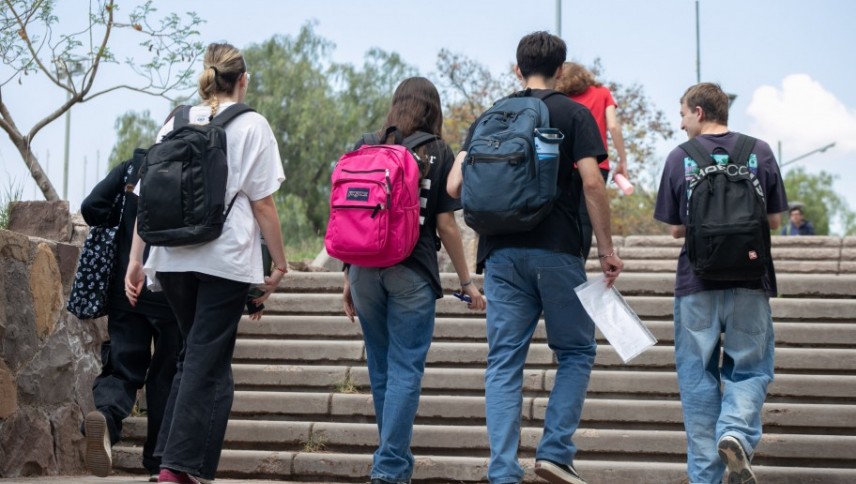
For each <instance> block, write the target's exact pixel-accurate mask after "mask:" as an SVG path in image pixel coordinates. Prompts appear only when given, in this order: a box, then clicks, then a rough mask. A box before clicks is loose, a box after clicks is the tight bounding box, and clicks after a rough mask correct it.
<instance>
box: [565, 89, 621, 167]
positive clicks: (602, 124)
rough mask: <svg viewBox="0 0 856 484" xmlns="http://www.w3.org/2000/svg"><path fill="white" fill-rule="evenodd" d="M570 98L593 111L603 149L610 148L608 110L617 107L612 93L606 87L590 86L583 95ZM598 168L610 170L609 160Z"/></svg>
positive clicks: (602, 162)
mask: <svg viewBox="0 0 856 484" xmlns="http://www.w3.org/2000/svg"><path fill="white" fill-rule="evenodd" d="M569 97H570V98H571V99H573V100H574V101H576V102H578V103H580V104H582V105H583V106H585V107H587V108H588V109H589V111H591V114H592V116H594V120H595V122H597V127H598V129H599V130H600V136H601V138H603V147H604V148H606V147H607V146H608V145H607V144H606V108H607V107H609V106H616V104H615V99H613V98H612V93H611V92H609V89H607V88H606V87H605V86H600V87H594V86H590V87H589V88H588V89H586V90H585V92H583V93H582V94H579V95H577V96H569ZM598 166H599V167H600V168H601V169H603V170H608V169H609V159H605V160H603V161H601V162H600V163H599V164H598Z"/></svg>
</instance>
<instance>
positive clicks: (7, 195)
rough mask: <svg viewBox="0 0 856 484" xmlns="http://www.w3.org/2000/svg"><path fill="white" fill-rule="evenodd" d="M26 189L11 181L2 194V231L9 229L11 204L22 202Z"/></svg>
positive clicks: (0, 217)
mask: <svg viewBox="0 0 856 484" xmlns="http://www.w3.org/2000/svg"><path fill="white" fill-rule="evenodd" d="M23 193H24V187H23V186H22V185H21V184H20V183H16V182H15V180H9V181H8V182H7V184H6V187H5V188H4V189H3V192H2V193H0V229H3V230H6V229H7V228H9V204H10V203H12V202H18V201H20V200H21V195H22V194H23Z"/></svg>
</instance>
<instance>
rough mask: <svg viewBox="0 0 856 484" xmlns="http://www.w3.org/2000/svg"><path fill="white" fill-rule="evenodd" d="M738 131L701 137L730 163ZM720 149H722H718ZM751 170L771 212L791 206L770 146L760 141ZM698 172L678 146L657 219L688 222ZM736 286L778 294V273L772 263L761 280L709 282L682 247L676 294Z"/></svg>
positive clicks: (663, 181)
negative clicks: (695, 269)
mask: <svg viewBox="0 0 856 484" xmlns="http://www.w3.org/2000/svg"><path fill="white" fill-rule="evenodd" d="M737 138H738V136H737V133H734V132H731V131H729V132H727V133H724V134H718V135H708V134H705V135H699V136H698V138H697V139H698V140H699V141H700V142H701V144H702V145H704V147H705V148H707V149H708V150H709V152H710V153H711V154H712V155H713V158H714V159H715V160H716V161H717V162H718V163H723V164H724V163H727V162H728V154H727V153H731V152H733V151H734V149H735V146H736V144H737ZM717 148H719V150H717ZM749 169H750V170H751V171H752V172H753V173H754V174H755V176H756V177H757V178H758V181H759V182H760V183H761V186H762V187H763V188H764V193H765V196H766V199H767V213H768V214H773V213H780V212H784V211H786V210H787V208H788V202H787V197H786V195H785V185H784V182H783V181H782V176H781V173H780V172H779V164H778V163H777V162H776V158H775V157H774V156H773V151H772V150H771V149H770V145H768V144H767V143H765V142H764V141H761V140H758V141H757V142H756V143H755V148H754V149H753V150H752V155H751V156H750V157H749ZM696 174H698V164H696V162H695V161H694V160H693V159H692V158H690V156H689V155H688V154H687V153H686V152H685V151H684V150H682V149H681V148H675V149H674V150H672V152H671V153H669V156H668V158H666V166H665V167H664V168H663V178H662V179H661V180H660V189H659V191H658V193H657V205H656V207H655V208H654V218H655V219H657V220H659V221H660V222H664V223H667V224H669V225H684V226H685V225H686V223H687V210H688V205H687V200H688V193H687V191H688V186H687V180H688V179H690V178H692V177H693V176H694V175H696ZM735 287H743V288H752V289H761V288H763V289H764V290H765V291H766V292H767V294H768V295H769V296H771V297H775V296H776V294H777V292H778V289H777V287H776V273H775V270H774V268H773V263H772V262H770V264H769V266H768V268H767V273H766V274H765V275H764V277H763V279H762V280H761V281H748V282H746V281H738V282H733V281H709V280H703V279H700V278H698V277H697V276H696V275H695V273H694V272H693V270H692V267H691V265H690V261H689V257H688V256H687V244H686V241H685V242H684V246H683V247H682V248H681V254H680V256H679V257H678V270H677V274H676V275H675V296H676V297H681V296H688V295H690V294H694V293H697V292H700V291H710V290H716V289H731V288H735Z"/></svg>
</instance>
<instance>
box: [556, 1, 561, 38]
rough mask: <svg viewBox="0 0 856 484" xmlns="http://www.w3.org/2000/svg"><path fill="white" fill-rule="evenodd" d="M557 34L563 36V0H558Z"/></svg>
mask: <svg viewBox="0 0 856 484" xmlns="http://www.w3.org/2000/svg"><path fill="white" fill-rule="evenodd" d="M556 35H557V36H559V37H561V36H562V0H556Z"/></svg>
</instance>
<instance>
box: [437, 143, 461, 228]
mask: <svg viewBox="0 0 856 484" xmlns="http://www.w3.org/2000/svg"><path fill="white" fill-rule="evenodd" d="M440 160H441V161H440V167H439V168H440V177H439V179H438V180H437V188H436V189H437V191H438V192H439V193H438V196H437V213H444V212H454V211H456V210H460V209H461V200H460V199H458V198H452V197H451V196H450V195H449V192H447V191H446V180H447V179H448V178H449V172H450V171H452V165H453V164H454V162H455V158H454V156H453V155H452V149H451V148H449V145H447V144H445V143H443V151H442V152H441V153H440Z"/></svg>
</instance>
